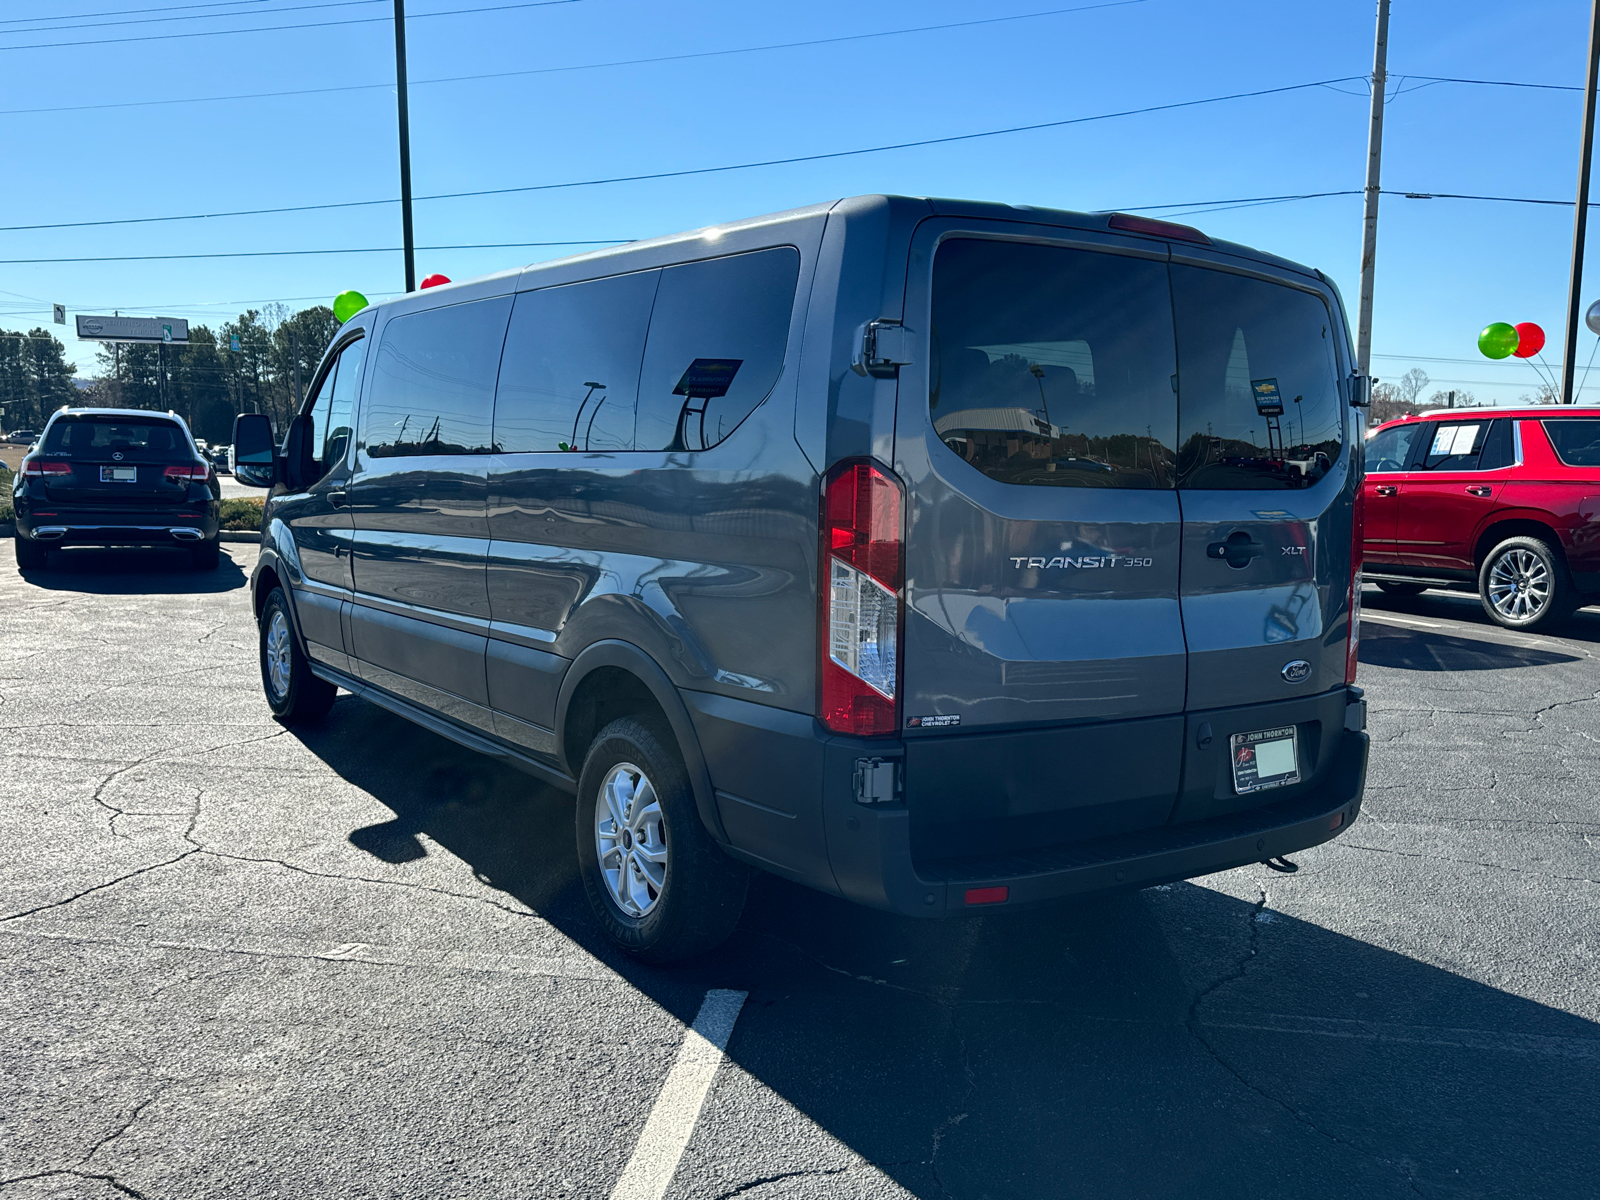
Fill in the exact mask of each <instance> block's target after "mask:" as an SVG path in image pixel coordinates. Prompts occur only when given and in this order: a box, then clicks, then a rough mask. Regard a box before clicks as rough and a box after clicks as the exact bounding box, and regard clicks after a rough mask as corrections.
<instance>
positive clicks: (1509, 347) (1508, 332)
mask: <svg viewBox="0 0 1600 1200" xmlns="http://www.w3.org/2000/svg"><path fill="white" fill-rule="evenodd" d="M338 311H339V310H338V309H337V308H335V309H334V312H338ZM1521 340H1522V337H1521V335H1520V334H1518V333H1517V330H1516V327H1515V326H1512V325H1507V324H1506V323H1505V322H1504V321H1496V322H1495V323H1494V324H1493V325H1485V326H1484V327H1483V332H1482V333H1480V334H1479V335H1478V349H1479V350H1482V351H1483V356H1484V357H1485V358H1508V357H1510V355H1511V352H1512V351H1513V350H1515V349H1516V348H1517V343H1518V342H1520V341H1521Z"/></svg>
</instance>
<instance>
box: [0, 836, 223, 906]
mask: <svg viewBox="0 0 1600 1200" xmlns="http://www.w3.org/2000/svg"><path fill="white" fill-rule="evenodd" d="M198 853H200V851H199V848H198V847H196V848H194V849H190V850H185V851H184V852H183V853H182V854H178V855H174V856H173V857H172V858H164V859H162V860H161V861H160V862H158V863H150V864H149V865H147V866H143V867H140V868H139V869H138V870H137V871H129V872H127V873H126V874H124V875H118V876H117V877H116V878H115V879H108V880H106V881H105V882H104V883H97V884H95V885H94V886H93V887H88V888H84V889H83V891H81V892H74V893H73V894H72V895H70V896H68V897H66V898H65V899H64V900H52V901H50V902H49V903H48V904H36V905H35V906H34V907H32V908H25V909H23V910H22V911H21V912H14V913H7V914H6V915H4V916H0V925H3V924H5V923H6V922H7V921H20V920H22V918H23V917H31V916H33V915H34V914H35V913H42V912H48V911H49V910H50V909H52V908H64V907H66V906H67V905H68V904H72V903H74V902H75V901H78V900H82V899H83V898H84V897H85V896H92V895H94V893H96V892H103V891H105V890H106V889H107V888H113V887H116V886H117V885H118V884H119V883H126V882H127V881H128V880H130V879H137V878H138V877H139V876H140V875H147V874H149V873H150V872H151V871H159V870H160V869H161V868H162V867H170V866H172V864H173V863H180V862H182V861H183V860H184V859H186V858H188V857H189V856H190V855H191V854H198Z"/></svg>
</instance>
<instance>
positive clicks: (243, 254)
mask: <svg viewBox="0 0 1600 1200" xmlns="http://www.w3.org/2000/svg"><path fill="white" fill-rule="evenodd" d="M627 240H628V239H626V238H610V239H607V240H604V241H589V242H482V243H475V244H473V245H464V246H418V247H417V249H418V250H522V249H527V248H530V247H535V246H615V245H621V244H625V243H626V242H627ZM400 251H401V247H399V246H346V247H339V248H337V249H331V250H232V251H228V252H226V253H222V254H111V255H90V256H86V257H83V258H0V264H4V265H6V266H20V265H27V264H34V263H89V262H171V261H174V260H178V259H196V258H287V257H291V256H296V255H307V254H398V253H400Z"/></svg>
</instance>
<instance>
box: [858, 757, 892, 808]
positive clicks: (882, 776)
mask: <svg viewBox="0 0 1600 1200" xmlns="http://www.w3.org/2000/svg"><path fill="white" fill-rule="evenodd" d="M898 799H900V772H899V770H898V764H896V763H895V762H893V761H890V760H885V759H882V758H858V759H856V803H857V804H893V803H894V802H895V801H896V800H898Z"/></svg>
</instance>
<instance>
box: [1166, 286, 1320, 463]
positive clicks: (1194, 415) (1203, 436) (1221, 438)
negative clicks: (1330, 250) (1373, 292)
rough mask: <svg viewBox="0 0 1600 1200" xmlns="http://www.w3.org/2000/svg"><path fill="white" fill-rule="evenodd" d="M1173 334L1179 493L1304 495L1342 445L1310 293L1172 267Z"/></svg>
mask: <svg viewBox="0 0 1600 1200" xmlns="http://www.w3.org/2000/svg"><path fill="white" fill-rule="evenodd" d="M1172 299H1173V311H1174V315H1175V318H1176V321H1177V327H1178V414H1179V439H1180V447H1179V451H1178V486H1179V487H1180V488H1205V489H1210V490H1217V489H1224V490H1225V489H1235V488H1238V489H1285V488H1303V487H1310V486H1311V485H1312V484H1314V483H1316V482H1317V480H1319V479H1321V478H1322V477H1323V476H1324V475H1326V474H1327V473H1328V470H1329V469H1330V468H1331V467H1332V466H1333V464H1334V462H1335V461H1337V460H1338V457H1339V451H1340V448H1341V446H1342V445H1343V436H1342V428H1343V416H1344V409H1343V406H1342V405H1341V403H1340V400H1339V382H1338V374H1337V371H1336V369H1335V367H1334V352H1333V339H1334V337H1335V336H1336V333H1337V331H1338V330H1339V328H1340V326H1339V325H1338V324H1337V323H1335V321H1334V320H1333V318H1332V317H1331V316H1330V315H1329V312H1328V306H1327V305H1326V304H1324V303H1323V302H1322V300H1321V299H1320V298H1319V297H1317V296H1314V295H1312V294H1311V293H1309V292H1303V291H1300V290H1299V289H1298V288H1292V287H1288V286H1285V285H1283V284H1277V283H1266V282H1263V281H1262V280H1259V279H1249V278H1246V277H1245V276H1243V275H1231V274H1228V273H1227V272H1225V271H1213V270H1209V269H1207V268H1204V267H1188V266H1176V265H1175V266H1173V268H1172Z"/></svg>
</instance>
